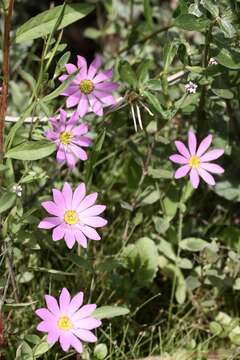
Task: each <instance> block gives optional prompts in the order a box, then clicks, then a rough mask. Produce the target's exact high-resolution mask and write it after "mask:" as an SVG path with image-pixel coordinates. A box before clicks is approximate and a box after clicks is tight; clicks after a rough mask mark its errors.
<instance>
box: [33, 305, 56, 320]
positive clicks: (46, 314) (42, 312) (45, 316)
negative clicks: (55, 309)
mask: <svg viewBox="0 0 240 360" xmlns="http://www.w3.org/2000/svg"><path fill="white" fill-rule="evenodd" d="M35 314H37V316H39V317H40V318H41V319H42V320H46V321H52V320H53V318H54V315H53V314H52V313H51V312H50V311H49V310H48V309H46V308H41V309H37V310H36V311H35Z"/></svg>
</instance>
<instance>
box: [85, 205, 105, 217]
mask: <svg viewBox="0 0 240 360" xmlns="http://www.w3.org/2000/svg"><path fill="white" fill-rule="evenodd" d="M105 209H106V206H105V205H93V206H91V207H90V208H88V209H87V210H84V211H83V212H81V217H85V216H86V217H88V216H95V215H99V214H101V213H102V212H103V211H104V210H105Z"/></svg>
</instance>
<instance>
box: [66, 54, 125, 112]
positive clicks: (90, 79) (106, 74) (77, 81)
mask: <svg viewBox="0 0 240 360" xmlns="http://www.w3.org/2000/svg"><path fill="white" fill-rule="evenodd" d="M100 66H101V58H100V57H99V56H96V58H95V59H94V60H93V62H92V63H91V65H90V66H89V69H88V68H87V62H86V59H85V58H84V57H82V56H80V55H78V57H77V66H76V65H74V64H66V65H65V67H66V70H67V74H64V75H62V76H60V78H59V80H60V81H65V80H66V79H67V78H68V76H69V75H70V74H73V73H74V72H76V71H77V70H78V69H79V72H78V74H76V77H75V78H74V80H73V81H72V82H71V83H70V85H69V86H68V87H67V89H66V90H65V91H64V92H63V93H62V94H61V95H63V96H67V107H68V108H71V107H74V106H76V105H77V112H78V114H79V116H81V117H83V116H84V115H85V114H86V113H88V112H91V111H93V112H95V114H97V115H99V116H102V115H103V107H104V106H110V105H115V104H116V100H115V98H114V97H113V95H112V93H113V92H114V91H115V90H117V88H118V86H119V85H118V84H117V83H114V82H110V81H108V80H109V79H110V78H111V77H112V76H113V71H112V70H111V69H110V70H104V71H101V72H99V73H98V74H97V70H98V69H99V67H100Z"/></svg>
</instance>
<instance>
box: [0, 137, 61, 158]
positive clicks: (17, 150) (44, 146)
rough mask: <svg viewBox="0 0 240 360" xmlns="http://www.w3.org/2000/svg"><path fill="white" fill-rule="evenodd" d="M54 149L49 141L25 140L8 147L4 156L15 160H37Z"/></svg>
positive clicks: (53, 145)
mask: <svg viewBox="0 0 240 360" xmlns="http://www.w3.org/2000/svg"><path fill="white" fill-rule="evenodd" d="M55 150H56V146H55V144H53V143H51V142H50V141H43V140H41V141H26V142H24V143H22V144H21V145H18V146H16V147H14V148H12V149H10V150H9V151H8V152H7V153H6V154H5V157H7V158H11V159H17V160H29V161H33V160H39V159H42V158H45V157H47V156H49V155H51V154H52V153H53V152H54V151H55Z"/></svg>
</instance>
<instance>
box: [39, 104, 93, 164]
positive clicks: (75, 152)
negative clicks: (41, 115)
mask: <svg viewBox="0 0 240 360" xmlns="http://www.w3.org/2000/svg"><path fill="white" fill-rule="evenodd" d="M77 121H78V113H77V112H75V113H73V115H72V116H71V117H70V119H69V120H68V119H67V113H66V112H65V111H64V110H62V109H61V110H60V119H59V120H58V119H57V118H50V123H51V125H52V130H48V131H46V132H45V136H46V138H47V139H49V140H51V141H53V142H54V143H55V144H56V145H57V162H58V163H60V164H63V163H64V162H65V161H66V162H67V165H68V167H69V168H74V166H75V165H76V161H77V159H78V158H79V159H81V160H83V161H84V160H87V158H88V156H87V153H86V151H84V150H83V149H82V147H88V146H90V145H91V143H92V141H91V139H90V138H89V137H87V136H86V134H87V132H88V125H87V124H85V123H83V124H81V125H77Z"/></svg>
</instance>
